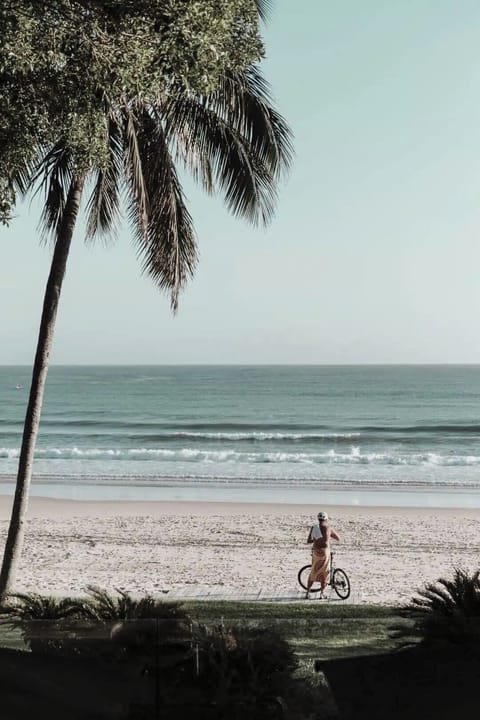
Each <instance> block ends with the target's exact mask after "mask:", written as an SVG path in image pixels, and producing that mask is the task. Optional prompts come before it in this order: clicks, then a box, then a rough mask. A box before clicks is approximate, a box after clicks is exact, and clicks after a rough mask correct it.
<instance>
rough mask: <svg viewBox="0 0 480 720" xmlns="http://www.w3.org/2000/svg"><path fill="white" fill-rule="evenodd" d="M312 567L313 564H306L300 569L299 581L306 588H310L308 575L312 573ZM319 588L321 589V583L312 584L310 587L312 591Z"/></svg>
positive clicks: (316, 590)
mask: <svg viewBox="0 0 480 720" xmlns="http://www.w3.org/2000/svg"><path fill="white" fill-rule="evenodd" d="M311 569H312V566H311V565H304V566H303V567H302V568H301V569H300V570H299V571H298V575H297V578H298V582H299V583H300V585H301V586H302V588H303V589H304V590H307V589H308V585H307V582H308V576H309V575H310V570H311ZM319 590H320V586H319V585H315V586H313V585H312V587H311V588H310V592H318V591H319Z"/></svg>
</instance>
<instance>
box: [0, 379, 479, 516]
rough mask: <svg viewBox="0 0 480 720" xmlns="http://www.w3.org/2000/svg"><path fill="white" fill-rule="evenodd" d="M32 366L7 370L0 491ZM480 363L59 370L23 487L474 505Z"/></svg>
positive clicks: (51, 493) (68, 492) (64, 493)
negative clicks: (28, 483) (29, 480)
mask: <svg viewBox="0 0 480 720" xmlns="http://www.w3.org/2000/svg"><path fill="white" fill-rule="evenodd" d="M30 375H31V370H30V368H27V367H24V366H22V367H6V366H4V367H0V492H1V493H3V494H5V493H12V492H13V488H14V481H15V474H16V470H17V463H18V454H19V447H20V443H21V433H22V427H23V420H24V414H25V409H26V404H27V399H28V390H29V383H30ZM479 415H480V366H473V365H469V366H426V365H422V366H373V365H369V366H175V367H173V366H172V367H170V366H154V367H147V366H134V367H126V366H125V367H122V366H112V367H107V366H98V367H93V366H85V367H74V366H52V367H51V368H50V370H49V375H48V380H47V387H46V392H45V398H44V407H43V413H42V420H41V426H40V433H39V437H38V445H37V452H36V460H35V468H34V479H33V483H32V494H33V495H40V496H47V497H58V498H73V499H104V500H136V499H138V500H155V499H158V500H208V501H211V500H219V501H234V502H251V501H257V502H262V501H268V502H283V503H285V502H298V503H314V504H315V506H320V505H321V504H322V503H345V504H356V505H418V506H429V505H430V506H434V507H438V506H447V507H480V417H479Z"/></svg>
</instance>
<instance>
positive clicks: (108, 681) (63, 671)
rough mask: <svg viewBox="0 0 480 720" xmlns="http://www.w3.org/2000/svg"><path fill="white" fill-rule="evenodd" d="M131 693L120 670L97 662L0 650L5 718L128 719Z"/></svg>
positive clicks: (22, 719) (2, 702) (15, 719)
mask: <svg viewBox="0 0 480 720" xmlns="http://www.w3.org/2000/svg"><path fill="white" fill-rule="evenodd" d="M132 691H133V688H132V689H131V690H130V683H129V682H126V678H125V676H124V675H123V674H122V672H121V671H119V668H118V667H115V668H109V667H108V664H107V663H105V662H99V661H97V660H95V659H93V658H88V659H87V658H75V657H68V658H66V657H62V656H53V655H38V654H36V653H30V652H22V651H20V650H11V649H4V648H2V649H0V698H1V712H0V716H1V718H2V720H24V719H25V720H27V718H28V720H33V718H40V719H42V720H43V718H45V720H57V719H58V720H65V718H70V719H71V720H77V718H78V720H80V719H81V720H90V719H91V720H97V718H98V719H99V720H100V718H101V719H102V720H103V719H107V718H117V717H124V716H125V709H126V707H127V706H128V703H129V700H130V698H129V696H131V695H132Z"/></svg>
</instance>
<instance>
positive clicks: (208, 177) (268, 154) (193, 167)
mask: <svg viewBox="0 0 480 720" xmlns="http://www.w3.org/2000/svg"><path fill="white" fill-rule="evenodd" d="M159 107H160V112H161V113H162V116H163V118H164V122H165V130H166V136H167V139H168V142H169V143H170V144H171V145H173V147H174V148H175V149H176V154H177V156H178V157H179V158H180V159H181V161H182V162H183V164H184V166H185V167H186V168H187V169H188V170H189V171H190V172H192V174H193V176H194V179H196V180H200V181H201V182H202V184H203V186H204V187H205V188H206V189H207V191H211V190H212V189H213V187H214V186H213V185H212V178H214V180H215V186H216V187H217V188H218V189H219V190H220V191H221V192H223V194H224V196H225V199H226V203H227V206H228V208H229V209H230V211H231V212H232V213H233V214H234V215H240V216H243V217H245V218H246V219H247V220H249V221H250V222H251V223H252V224H254V225H255V224H267V223H268V222H269V221H270V219H271V217H272V214H273V211H274V208H275V204H276V198H277V186H278V180H279V178H280V177H281V175H282V174H284V173H285V172H286V171H287V170H288V168H289V166H290V163H291V160H292V155H293V151H292V144H291V132H290V130H289V128H288V126H287V124H286V123H285V121H284V120H283V118H282V117H281V116H280V115H279V114H278V113H277V112H276V111H275V110H274V109H273V107H272V106H271V99H270V96H269V90H268V85H267V83H266V82H265V81H264V79H263V77H262V75H261V73H260V71H259V70H258V68H256V67H252V68H250V69H249V70H248V71H247V72H246V73H243V74H241V75H240V74H239V75H232V74H230V75H228V76H225V78H224V79H223V80H222V81H221V84H220V87H219V89H218V90H217V91H215V93H213V94H212V95H210V96H207V97H204V96H195V95H193V94H192V93H187V92H183V93H182V92H177V93H175V94H172V96H171V97H169V98H168V99H167V100H163V101H161V102H160V103H159Z"/></svg>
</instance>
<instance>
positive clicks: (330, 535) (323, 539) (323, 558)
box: [305, 512, 340, 599]
mask: <svg viewBox="0 0 480 720" xmlns="http://www.w3.org/2000/svg"><path fill="white" fill-rule="evenodd" d="M317 520H318V523H315V524H314V525H312V527H311V528H310V532H309V534H308V538H307V543H309V544H311V543H313V548H312V569H311V570H310V575H309V576H308V580H307V592H306V593H305V599H308V597H309V592H310V588H311V587H312V585H313V583H314V582H319V583H320V597H321V598H324V597H325V596H324V594H323V591H324V590H325V587H326V585H327V584H328V580H329V577H330V540H331V539H333V540H340V537H339V535H338V533H337V532H335V530H333V528H331V527H330V524H329V522H328V515H327V513H326V512H319V513H318V515H317Z"/></svg>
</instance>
